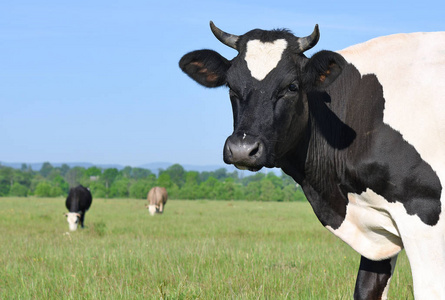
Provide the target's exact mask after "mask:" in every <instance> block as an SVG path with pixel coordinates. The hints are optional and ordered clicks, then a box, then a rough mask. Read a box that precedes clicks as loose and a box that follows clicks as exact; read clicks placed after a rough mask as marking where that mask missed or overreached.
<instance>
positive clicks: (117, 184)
mask: <svg viewBox="0 0 445 300" xmlns="http://www.w3.org/2000/svg"><path fill="white" fill-rule="evenodd" d="M129 186H130V180H129V179H128V178H121V179H118V180H115V181H114V182H113V184H112V185H111V187H110V194H109V196H110V198H126V197H128V188H129Z"/></svg>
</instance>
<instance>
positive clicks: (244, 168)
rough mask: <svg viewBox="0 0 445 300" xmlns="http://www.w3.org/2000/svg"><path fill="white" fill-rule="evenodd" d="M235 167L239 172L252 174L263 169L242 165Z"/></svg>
mask: <svg viewBox="0 0 445 300" xmlns="http://www.w3.org/2000/svg"><path fill="white" fill-rule="evenodd" d="M234 166H235V167H236V168H237V169H239V170H248V171H252V172H258V171H259V170H261V169H262V168H263V167H252V166H242V165H234Z"/></svg>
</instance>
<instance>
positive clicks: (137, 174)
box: [131, 168, 155, 180]
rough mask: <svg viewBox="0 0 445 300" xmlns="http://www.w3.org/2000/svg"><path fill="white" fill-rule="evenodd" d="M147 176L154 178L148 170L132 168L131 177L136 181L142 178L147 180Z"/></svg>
mask: <svg viewBox="0 0 445 300" xmlns="http://www.w3.org/2000/svg"><path fill="white" fill-rule="evenodd" d="M149 176H155V175H154V174H153V173H152V172H151V171H150V170H147V169H142V168H133V170H131V177H132V178H134V179H136V180H138V179H142V178H147V177H149Z"/></svg>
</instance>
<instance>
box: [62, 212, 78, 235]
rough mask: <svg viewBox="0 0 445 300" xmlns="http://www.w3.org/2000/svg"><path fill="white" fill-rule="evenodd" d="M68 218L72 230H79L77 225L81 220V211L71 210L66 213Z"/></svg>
mask: <svg viewBox="0 0 445 300" xmlns="http://www.w3.org/2000/svg"><path fill="white" fill-rule="evenodd" d="M65 217H66V220H67V222H68V225H69V228H70V231H76V230H77V225H78V224H79V221H80V217H81V216H80V214H79V213H73V212H69V213H66V214H65Z"/></svg>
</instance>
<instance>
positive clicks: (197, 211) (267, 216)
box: [0, 197, 413, 300]
mask: <svg viewBox="0 0 445 300" xmlns="http://www.w3.org/2000/svg"><path fill="white" fill-rule="evenodd" d="M64 201H65V199H62V198H32V197H30V198H0V266H1V267H0V299H317V300H319V299H330V300H331V299H352V294H353V290H354V284H355V278H356V274H357V270H358V265H359V261H360V256H359V255H358V254H356V253H355V252H354V251H353V250H352V249H350V248H349V246H347V245H346V244H344V243H343V242H341V241H340V240H338V239H337V238H335V237H334V236H333V235H332V234H330V233H329V232H328V231H327V230H326V229H324V228H323V226H322V225H321V224H320V223H319V222H318V220H317V219H316V217H315V215H314V213H313V212H312V209H311V208H310V206H309V204H308V203H306V202H304V203H302V202H293V203H283V202H281V203H280V202H245V201H206V200H197V201H178V200H176V201H175V200H168V202H167V205H166V207H165V212H164V214H163V215H156V216H154V217H151V216H149V214H148V211H147V209H145V208H144V205H145V204H146V201H142V200H132V199H124V200H116V199H112V200H107V199H93V204H92V206H91V209H90V211H88V212H87V214H86V218H85V226H86V228H85V229H83V230H81V229H79V230H77V231H76V232H71V233H67V232H68V223H67V222H66V220H65V217H64V216H63V213H65V212H66V209H65V206H64ZM389 298H390V299H413V296H412V279H411V272H410V270H409V264H408V261H407V258H406V256H405V254H404V253H402V254H401V255H400V256H399V259H398V263H397V267H396V271H395V274H394V277H393V280H392V284H391V289H390V293H389Z"/></svg>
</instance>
